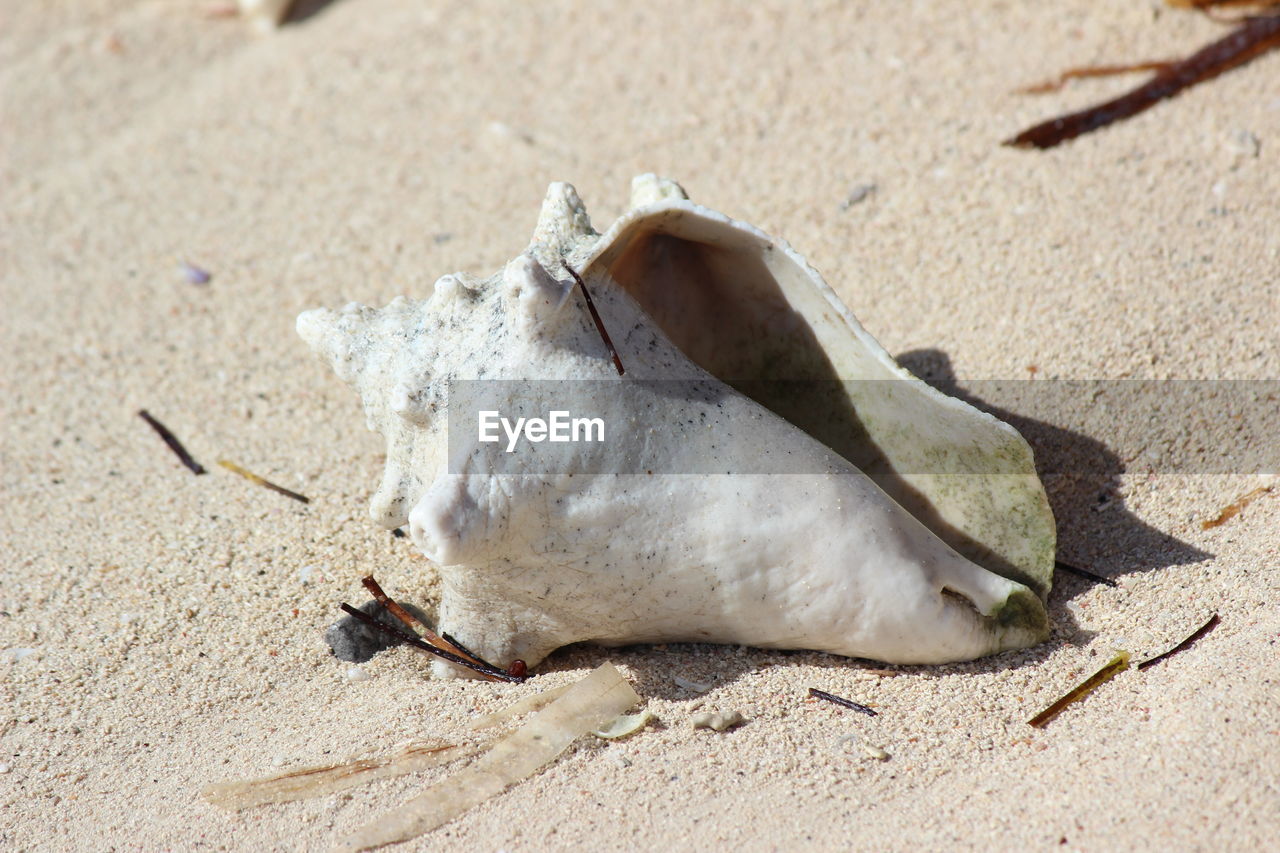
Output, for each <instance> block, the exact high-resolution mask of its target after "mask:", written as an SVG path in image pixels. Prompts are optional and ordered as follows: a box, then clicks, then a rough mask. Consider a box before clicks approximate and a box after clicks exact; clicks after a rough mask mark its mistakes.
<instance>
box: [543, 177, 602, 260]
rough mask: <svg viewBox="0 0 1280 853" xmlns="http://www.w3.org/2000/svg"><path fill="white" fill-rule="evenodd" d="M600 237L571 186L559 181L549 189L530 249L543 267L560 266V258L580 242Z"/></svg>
mask: <svg viewBox="0 0 1280 853" xmlns="http://www.w3.org/2000/svg"><path fill="white" fill-rule="evenodd" d="M599 236H600V235H599V234H598V233H596V230H595V229H594V228H592V227H591V217H590V216H588V215H587V208H586V206H585V205H584V204H583V203H582V199H581V198H579V197H578V191H577V190H575V189H574V188H573V185H572V184H567V183H565V182H563V181H556V182H555V183H553V184H551V185H550V186H548V187H547V195H546V198H544V199H543V200H542V210H541V211H540V212H539V213H538V224H537V226H536V227H535V228H534V229H533V240H532V241H531V242H530V243H529V248H530V250H532V251H534V252H535V253H536V254H537V256H538V260H540V261H542V263H543V265H544V266H550V265H552V264H553V263H558V259H559V258H561V257H564V256H565V255H567V254H569V253H570V252H571V251H573V249H574V247H575V246H577V245H578V244H579V243H581V242H584V241H593V240H594V239H595V238H596V237H599Z"/></svg>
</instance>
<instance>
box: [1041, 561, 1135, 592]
mask: <svg viewBox="0 0 1280 853" xmlns="http://www.w3.org/2000/svg"><path fill="white" fill-rule="evenodd" d="M1053 565H1054V566H1055V567H1056V568H1057V569H1058V570H1059V571H1063V572H1066V573H1067V574H1069V575H1076V576H1077V577H1082V578H1088V579H1089V580H1091V581H1093V582H1094V583H1100V584H1105V585H1107V586H1113V587H1117V588H1118V587H1119V586H1120V584H1118V583H1116V582H1115V581H1113V580H1112V579H1111V578H1108V577H1103V576H1102V575H1095V574H1094V573H1093V572H1091V571H1088V570H1086V569H1081V568H1079V567H1077V566H1073V565H1071V564H1070V563H1064V562H1062V561H1061V560H1054V561H1053Z"/></svg>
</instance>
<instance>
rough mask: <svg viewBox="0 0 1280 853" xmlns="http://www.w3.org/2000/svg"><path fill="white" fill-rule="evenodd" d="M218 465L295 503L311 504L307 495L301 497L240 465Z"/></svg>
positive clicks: (222, 462) (224, 461) (221, 460)
mask: <svg viewBox="0 0 1280 853" xmlns="http://www.w3.org/2000/svg"><path fill="white" fill-rule="evenodd" d="M218 464H219V465H221V466H222V467H223V468H226V469H227V470H228V471H231V472H232V473H235V474H239V475H240V476H241V477H244V478H245V479H246V480H248V481H249V482H250V483H257V484H258V485H259V486H262V487H264V488H267V489H270V490H271V491H273V492H279V493H280V494H282V495H284V496H285V497H287V498H293V499H294V500H295V501H298V502H299V503H304V504H309V503H311V498H309V497H307V496H306V495H300V494H298V493H297V492H295V491H293V490H292V489H286V488H285V487H284V486H278V485H276V484H275V483H273V482H271V481H270V480H267V479H265V478H263V477H259V476H258V475H257V474H255V473H253V472H252V471H248V470H246V469H244V468H241V467H240V466H239V465H237V464H236V463H234V462H228V461H227V460H226V459H219V460H218Z"/></svg>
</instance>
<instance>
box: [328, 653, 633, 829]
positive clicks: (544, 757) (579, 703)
mask: <svg viewBox="0 0 1280 853" xmlns="http://www.w3.org/2000/svg"><path fill="white" fill-rule="evenodd" d="M639 701H640V697H639V696H637V695H636V692H635V691H634V690H632V689H631V685H630V684H628V683H627V680H626V679H625V678H623V677H622V674H621V673H619V672H618V670H617V669H616V668H615V667H614V666H613V664H611V663H605V664H601V665H600V666H599V667H598V668H597V669H595V670H593V671H592V672H591V674H590V675H588V676H587V677H586V678H584V679H582V680H581V681H578V682H577V683H575V684H573V685H572V686H570V687H569V689H568V690H566V691H565V693H564V695H562V696H560V697H559V698H558V699H556V700H555V701H554V702H552V703H551V704H550V705H549V706H548V707H546V708H544V709H543V710H541V711H539V712H538V713H537V714H535V715H534V716H533V717H532V718H530V720H529V721H528V722H526V723H525V724H524V725H523V726H521V727H520V728H518V729H516V731H515V732H513V733H512V734H510V735H508V736H507V737H506V738H504V739H502V740H501V741H499V742H498V743H497V744H495V745H494V747H493V749H491V750H489V752H487V753H485V754H484V755H482V756H481V757H480V758H479V759H478V760H476V762H475V763H474V764H472V765H471V766H469V767H466V768H464V769H462V770H460V771H458V772H457V773H454V774H453V775H451V776H449V777H447V778H446V779H444V780H442V781H440V782H438V783H436V784H434V785H432V786H431V787H429V788H427V790H426V791H424V792H423V793H421V794H419V795H418V796H417V797H414V798H413V799H412V800H410V801H409V802H407V803H405V804H404V805H402V806H401V807H400V808H398V809H396V810H394V811H392V812H391V813H390V814H387V815H383V816H382V817H380V818H378V819H377V820H375V821H373V822H372V823H370V824H368V825H367V826H365V827H363V828H361V829H360V830H358V831H357V832H355V833H354V834H352V835H350V836H348V837H347V838H345V839H343V840H342V841H341V842H339V844H338V846H337V849H339V850H368V849H371V848H374V847H381V846H383V845H385V844H393V843H395V842H397V841H407V840H408V839H410V838H415V837H417V836H419V835H421V834H423V833H424V832H430V831H431V830H433V829H435V828H436V827H438V826H440V825H442V824H444V823H447V822H448V821H451V820H453V819H454V818H456V817H458V816H459V815H461V814H462V813H463V812H465V811H467V810H468V809H470V808H472V807H473V806H476V805H479V804H480V803H482V802H484V801H485V800H487V799H489V798H490V797H494V796H497V795H498V794H500V793H502V792H503V791H505V790H506V789H507V788H509V787H511V786H512V785H514V784H516V783H517V782H520V781H523V780H524V779H526V778H528V777H529V776H532V775H533V774H534V773H536V772H538V771H539V770H540V769H542V768H543V767H544V766H546V765H547V764H550V763H551V762H552V761H554V760H555V759H556V758H557V757H558V756H559V755H560V754H561V753H562V752H564V751H565V750H566V749H568V747H569V745H570V744H571V743H573V742H574V741H575V740H577V739H578V738H579V737H581V736H582V735H585V734H586V733H588V732H590V731H592V730H593V729H597V728H600V727H601V726H603V725H605V724H606V723H608V722H609V721H610V720H612V719H614V718H615V717H617V716H618V715H619V714H621V713H622V712H623V711H626V710H627V709H628V708H630V707H631V706H632V705H634V704H636V703H637V702H639Z"/></svg>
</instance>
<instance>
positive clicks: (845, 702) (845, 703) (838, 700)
mask: <svg viewBox="0 0 1280 853" xmlns="http://www.w3.org/2000/svg"><path fill="white" fill-rule="evenodd" d="M809 695H810V696H813V697H814V698H816V699H825V700H827V701H828V702H834V703H835V704H837V705H840V706H841V707H844V708H848V709H849V710H851V711H857V712H858V713H859V714H866V715H867V716H868V717H876V716H879V714H878V712H876V711H874V710H872V709H871V708H868V707H867V706H866V705H863V704H861V703H859V702H855V701H853V700H852V699H845V698H844V697H843V696H836V695H835V694H833V693H828V692H827V691H825V690H819V689H818V688H816V687H810V688H809Z"/></svg>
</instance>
